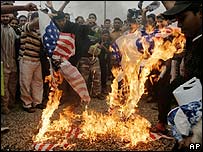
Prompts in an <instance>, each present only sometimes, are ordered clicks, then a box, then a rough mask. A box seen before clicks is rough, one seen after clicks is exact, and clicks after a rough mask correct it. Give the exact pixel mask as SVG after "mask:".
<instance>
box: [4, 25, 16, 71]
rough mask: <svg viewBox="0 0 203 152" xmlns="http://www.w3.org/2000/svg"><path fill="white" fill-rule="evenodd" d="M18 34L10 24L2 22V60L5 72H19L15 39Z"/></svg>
mask: <svg viewBox="0 0 203 152" xmlns="http://www.w3.org/2000/svg"><path fill="white" fill-rule="evenodd" d="M16 38H17V35H16V34H15V31H14V29H13V28H12V27H11V26H10V25H3V24H1V61H3V67H4V72H5V73H10V72H17V66H16V52H15V51H16V50H15V39H16Z"/></svg>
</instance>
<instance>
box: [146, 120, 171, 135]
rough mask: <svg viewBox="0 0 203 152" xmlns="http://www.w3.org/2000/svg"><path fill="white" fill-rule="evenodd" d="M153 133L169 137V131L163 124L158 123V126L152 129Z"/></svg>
mask: <svg viewBox="0 0 203 152" xmlns="http://www.w3.org/2000/svg"><path fill="white" fill-rule="evenodd" d="M150 131H151V132H154V133H161V134H164V135H167V134H168V133H169V131H168V130H167V129H166V127H165V125H164V124H163V123H160V122H159V123H157V125H156V126H155V127H153V128H151V129H150Z"/></svg>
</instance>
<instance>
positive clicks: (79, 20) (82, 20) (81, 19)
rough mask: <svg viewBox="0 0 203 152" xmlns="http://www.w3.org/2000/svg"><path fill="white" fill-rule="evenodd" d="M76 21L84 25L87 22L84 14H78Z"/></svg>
mask: <svg viewBox="0 0 203 152" xmlns="http://www.w3.org/2000/svg"><path fill="white" fill-rule="evenodd" d="M75 23H78V24H79V25H83V24H84V23H85V19H84V18H83V17H82V16H78V17H76V19H75Z"/></svg>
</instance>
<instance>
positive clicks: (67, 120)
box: [35, 28, 185, 146]
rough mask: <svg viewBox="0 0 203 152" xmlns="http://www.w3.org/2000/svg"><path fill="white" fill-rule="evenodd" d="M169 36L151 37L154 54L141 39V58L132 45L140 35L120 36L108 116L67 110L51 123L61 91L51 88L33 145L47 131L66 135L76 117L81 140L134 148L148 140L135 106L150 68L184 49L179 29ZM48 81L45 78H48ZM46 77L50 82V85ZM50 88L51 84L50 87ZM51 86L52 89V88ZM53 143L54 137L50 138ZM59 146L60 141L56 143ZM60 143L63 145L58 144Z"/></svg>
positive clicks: (145, 124) (145, 122)
mask: <svg viewBox="0 0 203 152" xmlns="http://www.w3.org/2000/svg"><path fill="white" fill-rule="evenodd" d="M170 30H171V31H170V34H168V32H167V29H163V30H161V33H159V34H158V35H156V36H154V37H153V40H154V48H153V50H152V51H153V53H152V54H150V53H149V52H148V49H149V46H150V45H149V43H148V42H147V41H146V39H145V38H144V37H143V38H142V44H143V49H144V50H143V52H144V53H143V54H142V53H140V52H138V51H137V48H136V47H135V46H134V42H135V40H136V39H137V38H140V37H141V33H140V32H138V31H137V32H135V33H133V34H129V35H125V36H122V37H121V38H119V39H118V40H117V42H118V43H117V44H118V46H119V49H120V52H121V55H122V61H121V67H118V68H113V69H112V73H113V75H114V77H115V79H114V80H113V83H112V85H111V88H112V92H111V93H109V96H108V105H109V112H110V114H108V115H107V114H99V113H97V112H95V111H88V110H87V109H86V110H85V111H84V112H83V114H82V115H81V116H80V115H74V114H73V113H72V112H70V109H66V110H65V112H64V114H63V115H60V119H59V120H56V121H54V122H53V123H52V124H51V123H50V118H51V116H52V114H53V112H54V111H55V110H56V109H57V108H58V105H59V100H60V97H61V93H62V92H61V91H60V90H58V89H57V86H58V84H59V82H60V81H58V83H56V84H57V85H51V86H52V89H51V90H52V91H51V92H50V94H49V101H48V103H47V107H46V109H45V110H44V111H43V114H42V123H41V128H40V130H39V133H38V134H37V136H36V138H35V141H45V140H47V139H49V138H51V137H50V136H49V137H48V136H46V134H45V133H46V132H48V131H65V132H66V131H68V130H69V127H70V126H71V123H72V122H71V121H72V120H74V119H76V118H77V117H79V118H81V117H82V119H83V121H82V122H81V124H80V125H78V126H79V127H80V129H81V134H82V135H83V137H84V138H87V139H90V141H95V140H96V139H97V136H98V135H107V134H110V135H115V136H116V137H118V138H119V139H121V141H128V143H129V144H128V145H126V146H135V145H136V144H137V143H138V142H139V141H143V142H147V139H148V137H149V128H150V127H151V124H150V122H149V121H148V120H147V119H145V118H144V117H141V116H140V115H138V113H137V108H138V102H139V100H140V98H141V96H142V95H143V93H144V89H145V82H146V80H147V79H148V75H149V74H150V72H151V70H152V69H153V66H154V65H156V64H157V63H158V61H159V60H160V59H162V60H164V61H166V60H168V59H170V58H172V57H173V56H174V54H178V53H181V52H182V51H183V48H184V45H185V37H184V35H183V34H182V33H181V31H180V30H179V29H178V28H171V29H170ZM47 79H48V78H47ZM50 79H51V77H49V82H52V81H51V80H50ZM50 84H51V83H50ZM53 86H54V87H53ZM52 138H54V139H55V140H57V139H56V137H52ZM58 142H59V141H58ZM61 143H63V142H62V141H61Z"/></svg>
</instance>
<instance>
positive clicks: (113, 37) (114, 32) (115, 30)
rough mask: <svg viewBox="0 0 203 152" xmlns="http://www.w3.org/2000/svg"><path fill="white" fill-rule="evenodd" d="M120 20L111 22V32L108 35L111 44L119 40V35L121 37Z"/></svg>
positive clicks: (115, 19) (116, 19)
mask: <svg viewBox="0 0 203 152" xmlns="http://www.w3.org/2000/svg"><path fill="white" fill-rule="evenodd" d="M121 28H122V20H121V19H120V18H118V17H116V18H114V20H113V30H112V32H111V33H110V37H111V40H112V43H113V42H115V40H116V39H117V38H119V37H120V36H121V35H123V31H122V29H121Z"/></svg>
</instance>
